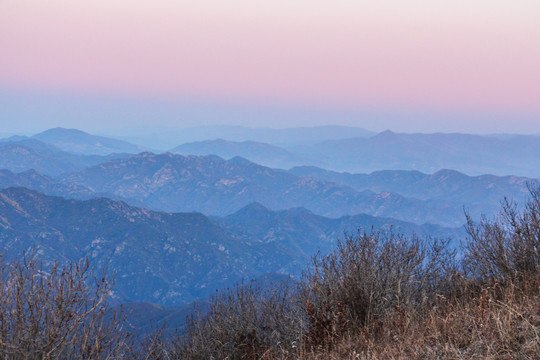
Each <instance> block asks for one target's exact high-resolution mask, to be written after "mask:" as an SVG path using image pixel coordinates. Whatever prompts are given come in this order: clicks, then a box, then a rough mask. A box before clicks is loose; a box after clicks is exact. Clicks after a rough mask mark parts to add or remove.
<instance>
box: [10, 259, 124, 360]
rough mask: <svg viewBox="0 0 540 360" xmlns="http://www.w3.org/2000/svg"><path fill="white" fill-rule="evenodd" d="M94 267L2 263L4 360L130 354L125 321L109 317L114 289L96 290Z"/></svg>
mask: <svg viewBox="0 0 540 360" xmlns="http://www.w3.org/2000/svg"><path fill="white" fill-rule="evenodd" d="M92 278H93V276H92V268H91V267H90V264H89V262H88V261H81V262H78V263H70V264H68V265H67V266H65V267H60V265H59V264H58V263H55V264H53V265H52V266H51V267H50V268H48V269H47V270H45V269H44V268H43V266H42V263H40V262H37V261H35V260H34V259H32V257H30V259H28V258H26V257H23V259H22V260H20V261H13V262H9V263H7V262H5V261H4V259H3V258H1V259H0V284H1V285H0V357H1V358H2V359H13V360H16V359H75V358H77V359H113V358H115V359H116V358H121V357H122V355H123V354H124V353H125V351H126V350H127V335H126V334H125V333H124V332H123V331H122V323H123V322H122V318H118V317H116V316H114V315H113V316H112V319H111V318H110V314H106V311H107V309H108V307H107V297H108V295H109V292H110V290H111V283H110V282H109V280H108V279H107V278H106V274H105V273H103V274H102V275H101V276H100V277H99V278H95V279H94V286H90V285H89V283H90V280H91V279H92Z"/></svg>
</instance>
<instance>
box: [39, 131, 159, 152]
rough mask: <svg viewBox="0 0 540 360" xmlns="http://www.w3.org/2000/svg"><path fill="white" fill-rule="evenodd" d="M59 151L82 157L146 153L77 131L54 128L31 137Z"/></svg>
mask: <svg viewBox="0 0 540 360" xmlns="http://www.w3.org/2000/svg"><path fill="white" fill-rule="evenodd" d="M32 138H33V139H36V140H40V141H43V142H45V143H48V144H51V145H54V146H56V147H57V148H59V149H60V150H63V151H66V152H71V153H75V154H84V155H109V154H113V153H132V154H136V153H140V152H144V151H148V150H149V149H148V148H145V147H143V146H140V145H135V144H131V143H129V142H127V141H123V140H118V139H113V138H109V137H104V136H97V135H90V134H88V133H86V132H84V131H80V130H77V129H65V128H61V127H58V128H54V129H49V130H46V131H43V132H41V133H39V134H36V135H34V136H32Z"/></svg>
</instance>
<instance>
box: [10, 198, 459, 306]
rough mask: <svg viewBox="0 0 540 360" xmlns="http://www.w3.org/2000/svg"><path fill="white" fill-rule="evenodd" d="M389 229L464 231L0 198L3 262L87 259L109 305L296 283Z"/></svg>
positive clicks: (265, 213) (97, 201) (103, 201)
mask: <svg viewBox="0 0 540 360" xmlns="http://www.w3.org/2000/svg"><path fill="white" fill-rule="evenodd" d="M359 227H361V228H364V229H370V228H372V227H376V228H387V229H388V228H390V227H394V228H395V229H396V230H399V231H401V232H403V233H406V234H411V233H413V232H414V233H417V234H419V235H420V236H422V235H426V236H427V235H428V234H429V235H431V236H441V237H445V238H454V239H457V238H459V237H460V236H462V235H463V231H462V229H449V228H442V227H440V226H435V225H424V226H418V225H415V224H411V223H406V222H402V221H396V220H394V219H381V218H374V217H371V216H366V215H361V216H356V217H344V218H341V219H326V218H323V217H320V216H317V215H314V214H312V213H310V212H309V211H307V210H305V209H293V210H288V211H284V212H278V213H276V212H272V211H270V210H268V209H266V208H264V207H262V206H261V205H259V204H253V205H251V206H248V207H247V208H244V209H242V210H240V211H239V212H237V213H236V214H233V215H231V216H228V217H224V218H208V217H206V216H204V215H202V214H200V213H174V214H171V213H164V212H155V211H150V210H146V209H142V208H137V207H133V206H130V205H127V204H126V203H124V202H121V201H115V200H110V199H107V198H94V199H90V200H85V201H83V200H73V199H71V200H70V199H64V198H61V197H55V196H47V195H44V194H42V193H39V192H36V191H32V190H28V189H25V188H8V189H4V190H0V229H1V231H0V244H1V246H2V248H3V249H4V256H6V257H8V258H9V257H10V256H20V254H22V253H23V252H27V253H28V252H31V251H32V249H34V251H35V253H36V254H37V255H38V256H39V257H40V258H41V259H42V260H44V261H45V262H46V263H50V262H51V261H54V260H60V261H66V260H75V261H77V260H79V259H82V258H84V257H85V256H89V258H90V260H91V262H92V264H93V265H94V266H95V267H96V268H97V269H103V268H108V269H110V270H111V271H113V272H114V277H115V290H114V293H113V299H114V300H115V301H116V302H118V303H120V302H147V301H150V302H154V303H160V304H165V305H167V304H169V305H172V304H175V305H178V304H185V303H188V302H191V301H194V300H196V299H199V298H203V297H205V296H208V295H209V294H211V293H212V292H213V291H214V290H215V289H217V288H222V287H223V286H226V285H228V284H229V285H230V284H232V283H233V282H235V281H238V280H240V279H242V278H245V279H250V278H254V277H257V276H260V275H263V274H266V273H281V274H299V273H300V272H301V271H302V270H303V269H304V267H305V266H306V265H307V264H308V262H309V259H310V257H311V256H312V255H313V254H314V253H315V252H316V251H317V250H321V251H323V252H324V251H328V250H329V249H330V248H331V247H332V245H333V244H335V241H336V239H337V238H338V237H340V236H343V231H346V230H349V231H350V232H353V231H355V230H356V229H357V228H359Z"/></svg>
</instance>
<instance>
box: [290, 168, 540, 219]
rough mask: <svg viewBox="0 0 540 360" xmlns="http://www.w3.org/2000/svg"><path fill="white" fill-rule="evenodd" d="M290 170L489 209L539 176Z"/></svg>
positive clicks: (523, 191)
mask: <svg viewBox="0 0 540 360" xmlns="http://www.w3.org/2000/svg"><path fill="white" fill-rule="evenodd" d="M289 172H291V173H293V174H295V175H298V176H304V177H314V178H318V179H322V180H326V181H332V182H335V183H337V184H341V185H344V186H349V187H351V188H353V189H355V190H357V191H365V190H370V191H374V192H382V191H389V192H395V193H397V194H400V195H403V196H405V197H413V198H417V199H421V200H428V199H430V200H442V201H454V202H462V203H463V204H477V205H479V206H482V207H484V209H486V212H491V211H487V209H488V208H489V207H490V206H494V207H498V205H499V204H500V201H501V200H502V199H503V197H508V198H510V199H514V200H516V201H518V202H519V201H524V200H525V199H526V198H527V197H528V195H529V192H528V186H529V184H531V185H533V184H535V183H536V184H538V183H540V180H538V179H531V178H526V177H518V176H494V175H481V176H468V175H465V174H463V173H460V172H458V171H455V170H447V169H445V170H439V171H437V172H436V173H434V174H424V173H421V172H419V171H406V170H383V171H375V172H373V173H371V174H351V173H338V172H334V171H328V170H325V169H321V168H317V167H312V166H300V167H295V168H292V169H290V170H289Z"/></svg>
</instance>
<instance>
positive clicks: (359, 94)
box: [0, 0, 540, 113]
mask: <svg viewBox="0 0 540 360" xmlns="http://www.w3.org/2000/svg"><path fill="white" fill-rule="evenodd" d="M539 19H540V1H536V0H535V1H533V0H512V1H505V0H491V1H485V0H469V1H464V0H454V1H446V0H445V1H442V0H439V1H437V0H430V1H427V0H410V1H398V0H380V1H375V0H372V1H362V0H356V1H352V0H350V1H348V0H328V1H320V0H311V1H308V0H296V1H295V0H288V1H285V0H274V1H269V0H261V1H247V0H220V1H217V0H216V1H210V0H198V1H183V0H180V1H172V0H154V1H150V0H131V1H128V0H116V1H104V0H95V1H83V0H2V1H1V2H0V49H1V53H0V87H1V88H3V89H8V90H9V89H30V90H40V91H44V92H47V91H74V92H83V93H84V92H91V93H103V94H113V95H114V94H118V95H122V96H126V95H127V96H130V95H133V96H141V95H143V96H146V95H148V96H152V97H168V98H183V97H201V98H214V99H219V100H222V101H223V100H224V101H227V100H232V101H265V102H275V103H289V104H304V105H305V104H308V105H309V104H327V105H330V106H348V107H351V106H352V107H354V106H358V107H362V106H392V107H398V108H399V107H409V108H411V107H412V108H419V109H422V108H438V109H445V108H449V109H460V110H473V111H482V110H490V111H499V110H500V111H505V112H509V111H510V112H511V111H516V112H521V113H527V112H528V113H540V21H539Z"/></svg>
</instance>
